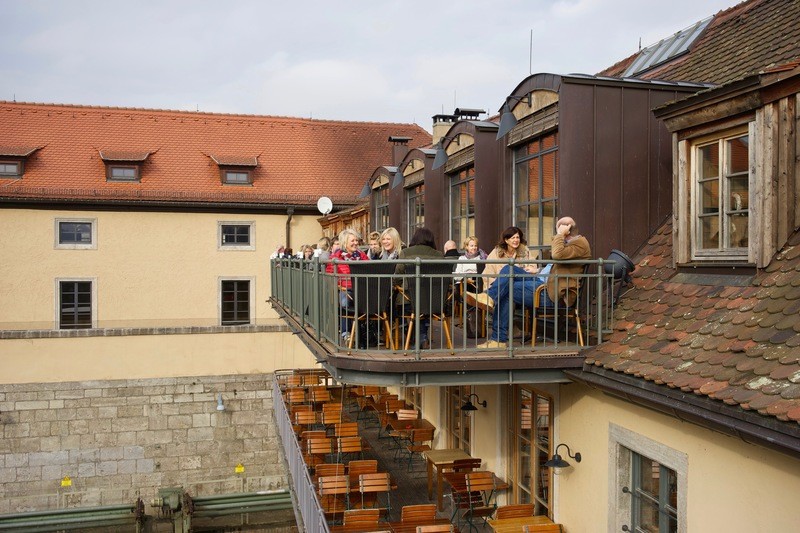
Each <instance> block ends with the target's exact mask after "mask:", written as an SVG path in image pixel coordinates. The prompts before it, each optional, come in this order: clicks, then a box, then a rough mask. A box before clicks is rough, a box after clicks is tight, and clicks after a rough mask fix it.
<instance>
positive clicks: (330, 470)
mask: <svg viewBox="0 0 800 533" xmlns="http://www.w3.org/2000/svg"><path fill="white" fill-rule="evenodd" d="M314 475H315V476H316V477H317V483H319V479H320V478H323V477H331V476H343V475H345V466H344V464H343V463H321V464H318V465H317V466H315V467H314Z"/></svg>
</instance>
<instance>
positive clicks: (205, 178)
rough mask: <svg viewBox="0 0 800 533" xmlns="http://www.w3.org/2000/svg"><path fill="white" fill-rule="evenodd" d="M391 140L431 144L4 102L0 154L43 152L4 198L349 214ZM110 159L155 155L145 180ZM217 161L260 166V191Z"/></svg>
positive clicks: (274, 122)
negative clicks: (226, 180)
mask: <svg viewBox="0 0 800 533" xmlns="http://www.w3.org/2000/svg"><path fill="white" fill-rule="evenodd" d="M390 135H399V136H405V137H411V139H412V140H411V141H410V143H409V145H410V146H412V147H417V146H423V145H428V144H430V142H431V136H430V134H429V133H428V132H426V131H425V130H424V129H423V128H421V127H420V126H418V125H416V124H392V123H371V122H340V121H327V120H311V119H303V118H290V117H272V116H256V115H225V114H213V113H195V112H183V111H164V110H153V109H128V108H107V107H91V106H71V105H51V104H32V103H15V102H0V146H6V147H25V146H29V147H33V146H36V147H39V146H41V147H42V148H41V149H40V150H38V151H37V152H36V153H35V154H33V155H32V156H30V157H28V160H27V161H26V165H25V174H24V176H23V177H22V179H18V180H3V181H0V199H14V200H19V199H32V200H41V199H45V200H50V199H55V200H58V199H66V200H68V201H86V200H92V201H106V200H109V201H135V202H143V201H158V202H167V203H168V202H173V201H179V202H182V203H186V202H190V203H193V202H198V203H205V202H222V203H226V204H227V203H230V204H243V203H244V204H248V205H252V204H254V203H255V204H261V203H264V204H279V205H280V204H292V205H301V206H315V205H316V202H317V199H318V198H319V197H320V196H329V197H330V198H331V199H332V200H333V202H334V205H335V206H348V205H354V204H356V203H357V196H358V194H359V192H360V191H361V188H362V187H363V185H364V182H365V181H366V180H367V178H369V177H370V176H371V175H372V172H373V170H374V169H375V168H376V167H378V166H380V165H384V164H390V163H392V144H391V143H389V142H387V138H388V137H389V136H390ZM101 151H102V152H103V153H104V154H106V153H116V154H117V155H119V153H120V152H124V153H127V154H128V155H130V154H131V153H138V155H141V154H143V153H147V152H149V153H150V155H149V157H147V158H146V160H145V161H144V162H143V163H142V167H141V181H140V182H129V183H119V182H109V181H106V173H105V167H104V163H103V161H102V159H101V156H100V152H101ZM212 157H216V158H218V159H217V160H218V161H220V162H221V163H222V164H225V165H228V164H234V163H235V164H239V165H243V164H245V163H243V161H248V160H249V161H251V162H252V161H253V160H254V159H255V158H257V159H258V166H257V167H256V168H254V169H253V170H252V177H253V184H252V186H248V185H224V184H222V183H221V180H220V173H219V166H218V164H217V163H215V162H214V161H213V160H212Z"/></svg>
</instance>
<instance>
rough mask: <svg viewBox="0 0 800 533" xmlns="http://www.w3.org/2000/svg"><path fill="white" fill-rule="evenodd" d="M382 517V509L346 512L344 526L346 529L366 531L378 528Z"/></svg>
mask: <svg viewBox="0 0 800 533" xmlns="http://www.w3.org/2000/svg"><path fill="white" fill-rule="evenodd" d="M380 517H381V510H380V509H350V510H348V511H345V512H344V522H343V525H344V526H345V528H352V529H354V530H355V529H359V530H361V531H366V530H367V529H369V528H371V527H373V526H374V527H378V520H380Z"/></svg>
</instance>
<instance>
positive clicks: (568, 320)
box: [271, 259, 617, 358]
mask: <svg viewBox="0 0 800 533" xmlns="http://www.w3.org/2000/svg"><path fill="white" fill-rule="evenodd" d="M548 262H550V263H554V264H555V263H568V264H581V265H583V266H584V268H583V272H582V273H579V274H570V275H560V276H556V275H552V274H551V275H550V276H551V277H550V278H548V279H553V278H557V279H560V280H562V281H564V280H567V279H568V280H569V283H571V284H574V285H576V286H579V287H580V289H579V298H578V301H577V303H576V304H575V305H574V306H573V307H572V308H567V307H566V306H565V304H564V302H563V301H562V300H559V299H555V302H553V301H550V302H549V303H548V305H540V306H538V307H537V306H533V305H523V304H519V303H515V304H513V305H507V306H506V307H507V312H506V313H505V314H502V316H501V313H500V312H497V313H493V312H484V311H482V310H481V308H480V307H475V306H473V305H470V301H469V299H468V297H465V292H464V291H465V283H467V282H468V283H475V284H477V285H478V286H480V284H482V278H483V275H481V274H469V275H468V278H467V279H464V278H462V275H456V274H453V272H452V270H453V268H454V267H455V265H456V264H457V263H456V262H454V261H448V260H443V259H437V260H420V259H415V260H403V261H399V260H398V261H357V262H341V261H322V262H321V261H318V260H316V259H315V260H311V261H304V260H299V259H275V260H273V261H272V262H271V279H272V299H273V303H274V304H275V305H276V306H279V307H280V309H281V310H282V311H283V312H284V313H287V314H290V315H291V317H292V319H293V320H294V321H296V322H297V323H299V324H300V325H301V326H302V327H303V328H304V329H306V331H308V332H310V334H311V335H313V336H314V338H315V339H316V340H317V341H319V342H324V343H329V344H330V345H331V346H332V350H333V351H336V352H347V353H353V354H357V353H358V352H364V351H369V350H375V349H381V350H390V351H392V352H395V353H397V354H398V355H406V356H408V355H412V354H414V355H415V356H416V357H417V358H420V357H422V356H423V355H424V354H426V353H435V352H442V353H446V352H455V351H458V352H459V353H461V354H463V353H464V352H479V351H481V350H483V349H484V348H481V347H480V344H481V343H483V342H484V341H485V340H486V339H485V338H484V337H485V336H488V335H489V334H490V332H491V331H492V328H493V327H496V326H497V325H498V322H499V321H504V323H505V325H507V329H508V332H509V335H508V342H507V345H506V346H505V347H500V348H499V349H501V350H505V351H506V352H507V353H508V356H509V357H514V356H515V355H519V354H521V353H526V354H530V353H535V352H537V351H542V352H544V351H546V352H553V351H559V350H567V351H573V352H574V351H577V350H580V349H581V348H583V347H587V346H593V345H597V344H599V343H601V342H603V338H604V336H605V335H607V334H608V333H609V332H610V328H611V317H612V316H613V307H614V301H613V300H614V298H613V293H614V291H613V289H614V286H615V283H617V282H615V280H614V277H613V269H612V268H610V267H612V266H613V261H608V260H602V259H597V260H591V261H580V262H576V261H560V262H559V261H547V262H546V261H525V262H514V261H480V260H477V261H474V263H476V264H477V265H486V264H489V263H494V264H498V263H500V264H503V265H505V264H509V265H513V266H518V267H524V266H526V265H531V264H537V265H538V266H539V267H543V266H544V265H546V264H547V263H548ZM342 266H346V267H348V268H350V267H352V268H351V272H350V273H346V272H344V273H343V272H341V271H340V268H341V267H342ZM398 267H399V268H398ZM332 269H333V270H335V273H334V272H330V270H332ZM478 269H479V270H482V268H480V267H479V268H478ZM403 270H404V272H403ZM509 270H511V273H509V274H507V275H503V276H501V277H504V278H506V279H507V282H508V288H509V293H511V294H514V293H515V291H516V297H517V301H527V302H528V304H530V303H532V301H533V298H534V294H533V291H531V290H529V287H530V284H528V285H525V284H523V277H522V275H520V274H517V273H514V269H509ZM606 270H608V272H607V271H606ZM526 279H527V280H530V279H531V277H530V275H528V276H527V278H526ZM345 289H347V290H345ZM466 290H467V291H470V290H476V289H474V288H472V289H470V288H469V287H467V288H466ZM544 292H545V293H546V290H544ZM539 296H540V303H542V302H544V300H545V299H544V296H543V293H542V292H540V294H539ZM509 301H510V300H509ZM345 302H346V306H343V305H342V304H343V303H345ZM354 321H355V322H356V324H357V325H356V326H355V327H353V323H354ZM429 322H430V326H429V327H428V323H429ZM387 327H388V329H389V330H388V331H387ZM409 331H410V333H409ZM420 331H423V332H427V338H426V335H425V333H423V335H417V334H416V333H415V332H420ZM448 338H449V343H448ZM487 338H488V337H487ZM426 341H427V342H426ZM448 344H449V345H448ZM450 346H452V347H450Z"/></svg>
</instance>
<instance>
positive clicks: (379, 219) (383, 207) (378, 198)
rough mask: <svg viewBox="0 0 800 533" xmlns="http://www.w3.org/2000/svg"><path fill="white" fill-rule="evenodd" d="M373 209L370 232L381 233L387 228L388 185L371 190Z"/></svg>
mask: <svg viewBox="0 0 800 533" xmlns="http://www.w3.org/2000/svg"><path fill="white" fill-rule="evenodd" d="M372 198H373V203H374V205H375V208H374V209H373V211H372V213H373V217H372V231H383V230H385V229H386V228H388V227H389V184H388V183H386V184H385V185H381V186H380V187H376V188H375V189H373V190H372Z"/></svg>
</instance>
